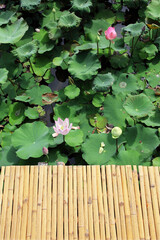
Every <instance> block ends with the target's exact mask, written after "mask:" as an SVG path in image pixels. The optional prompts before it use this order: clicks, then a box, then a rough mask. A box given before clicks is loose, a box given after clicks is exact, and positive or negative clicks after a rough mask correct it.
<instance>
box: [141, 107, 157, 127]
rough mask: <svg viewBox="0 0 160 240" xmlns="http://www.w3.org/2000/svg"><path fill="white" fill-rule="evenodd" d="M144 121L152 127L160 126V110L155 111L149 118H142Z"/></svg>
mask: <svg viewBox="0 0 160 240" xmlns="http://www.w3.org/2000/svg"><path fill="white" fill-rule="evenodd" d="M140 121H141V122H142V123H144V124H145V125H147V126H150V127H160V111H159V110H157V111H156V112H153V113H152V114H151V115H150V116H149V117H148V118H146V119H140Z"/></svg>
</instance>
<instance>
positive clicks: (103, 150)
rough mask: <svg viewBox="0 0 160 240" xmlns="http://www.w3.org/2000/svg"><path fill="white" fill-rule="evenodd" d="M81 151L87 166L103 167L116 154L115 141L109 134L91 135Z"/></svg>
mask: <svg viewBox="0 0 160 240" xmlns="http://www.w3.org/2000/svg"><path fill="white" fill-rule="evenodd" d="M102 144H103V145H102ZM102 146H103V147H102ZM82 151H83V155H82V156H83V158H84V160H85V161H86V162H87V163H88V164H90V165H103V164H106V163H107V162H108V161H109V160H110V158H111V157H112V156H113V155H114V154H115V153H116V141H115V140H114V139H113V138H112V136H111V134H110V133H109V134H105V133H101V134H92V135H90V136H89V138H88V139H86V141H85V143H84V144H83V145H82Z"/></svg>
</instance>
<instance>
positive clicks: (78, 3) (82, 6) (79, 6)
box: [71, 0, 92, 13]
mask: <svg viewBox="0 0 160 240" xmlns="http://www.w3.org/2000/svg"><path fill="white" fill-rule="evenodd" d="M71 3H72V8H73V9H74V10H79V11H84V12H88V13H89V12H90V7H91V6H92V1H91V0H72V1H71Z"/></svg>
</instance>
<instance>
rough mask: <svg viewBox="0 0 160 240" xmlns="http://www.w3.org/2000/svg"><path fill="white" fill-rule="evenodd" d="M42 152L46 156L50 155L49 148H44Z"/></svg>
mask: <svg viewBox="0 0 160 240" xmlns="http://www.w3.org/2000/svg"><path fill="white" fill-rule="evenodd" d="M42 151H43V154H44V155H48V148H46V147H43V149H42Z"/></svg>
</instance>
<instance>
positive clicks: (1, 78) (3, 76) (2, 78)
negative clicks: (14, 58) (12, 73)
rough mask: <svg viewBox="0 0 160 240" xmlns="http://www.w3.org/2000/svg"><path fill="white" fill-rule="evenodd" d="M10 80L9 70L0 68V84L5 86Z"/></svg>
mask: <svg viewBox="0 0 160 240" xmlns="http://www.w3.org/2000/svg"><path fill="white" fill-rule="evenodd" d="M7 78H8V70H7V69H6V68H0V84H4V83H5V82H6V81H7Z"/></svg>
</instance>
